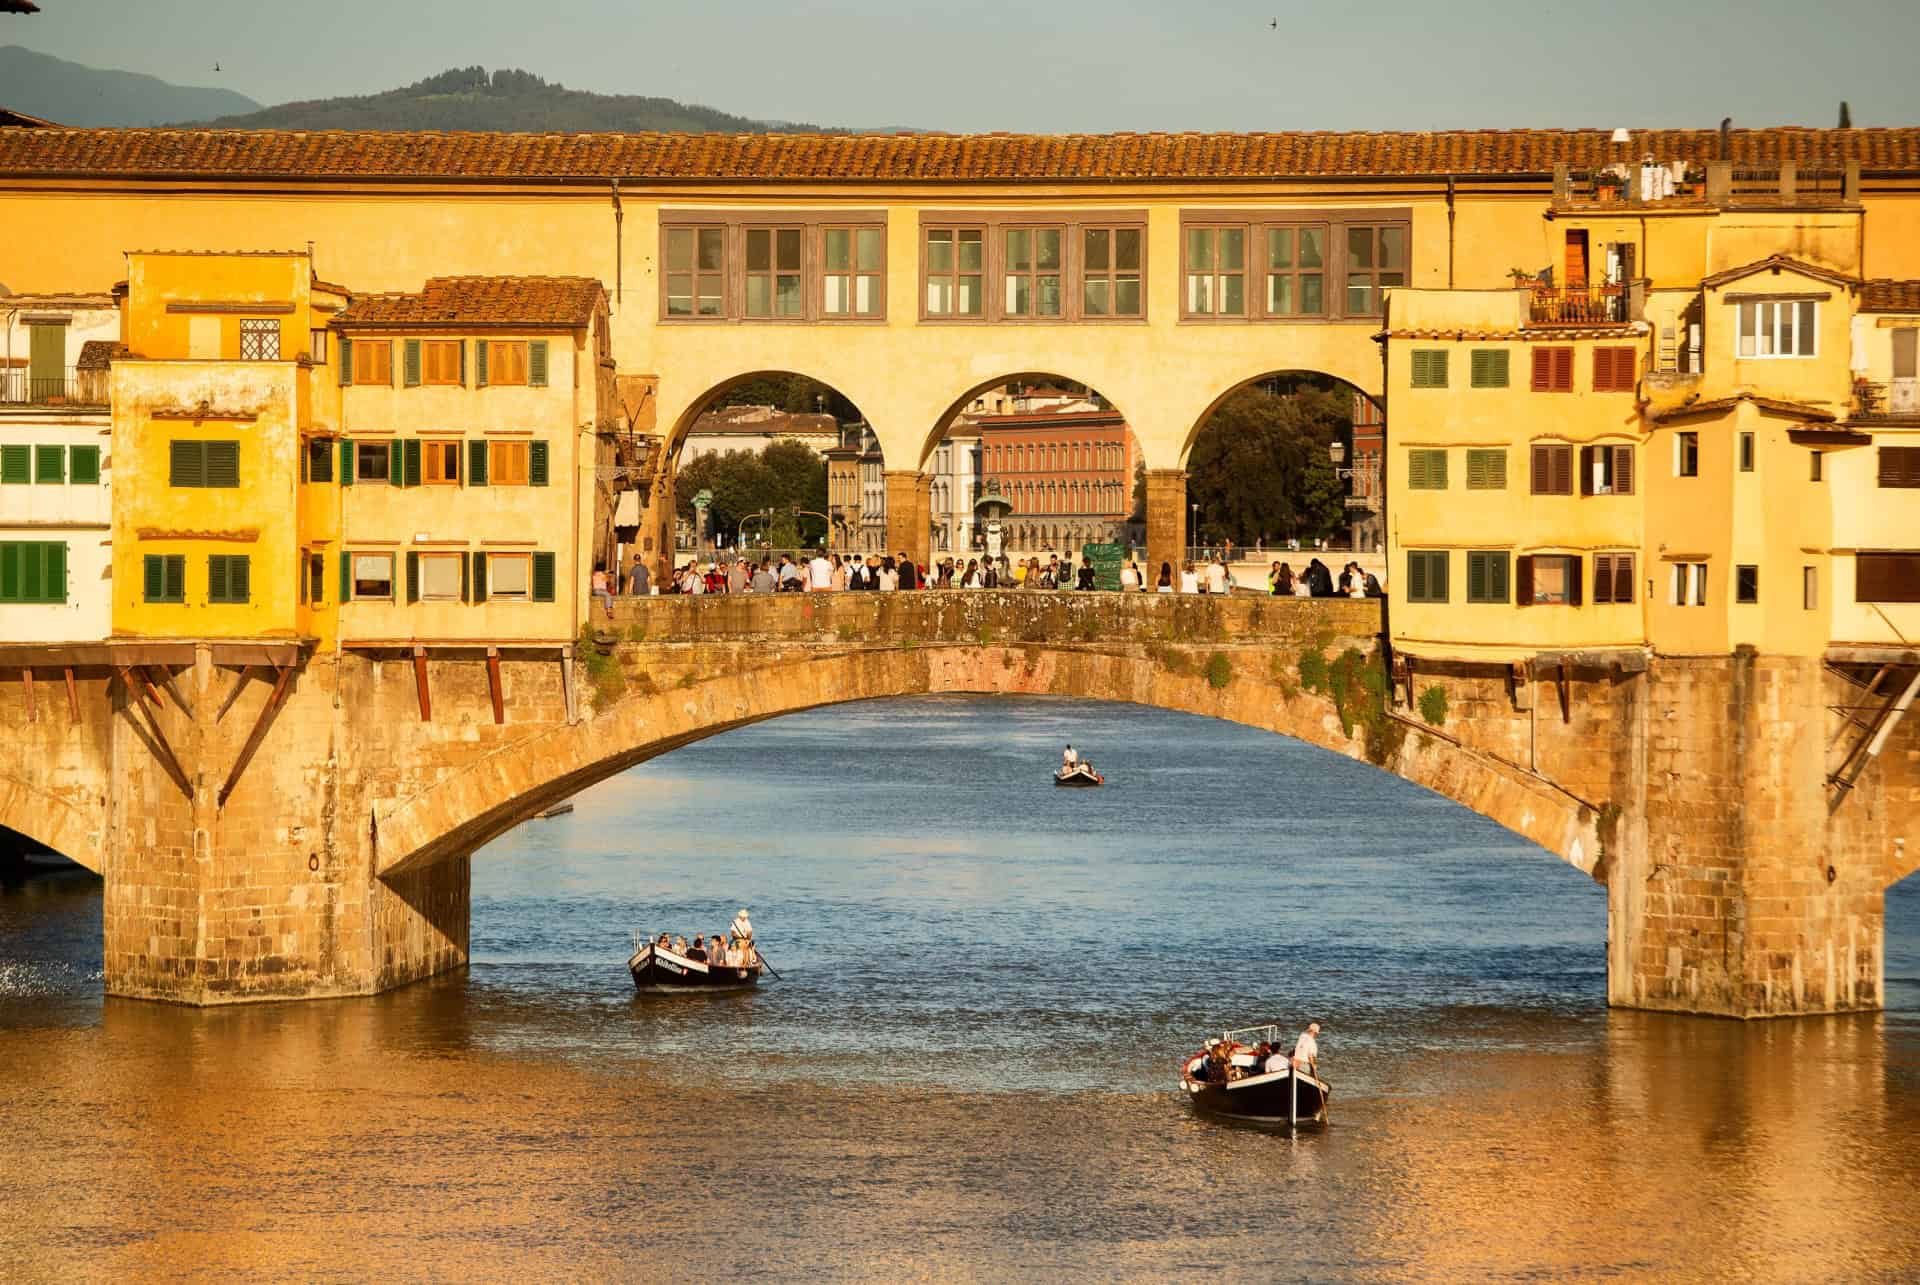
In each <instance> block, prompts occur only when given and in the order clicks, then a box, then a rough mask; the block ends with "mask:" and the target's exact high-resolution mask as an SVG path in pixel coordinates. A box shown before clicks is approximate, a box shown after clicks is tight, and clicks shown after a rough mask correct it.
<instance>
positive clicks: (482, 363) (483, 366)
mask: <svg viewBox="0 0 1920 1285" xmlns="http://www.w3.org/2000/svg"><path fill="white" fill-rule="evenodd" d="M487 347H488V344H487V341H486V340H484V339H476V340H474V341H473V358H474V363H475V367H476V369H477V371H478V376H477V377H476V378H475V379H474V381H473V386H474V387H475V388H485V387H486V386H487Z"/></svg>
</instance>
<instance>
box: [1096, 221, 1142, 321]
mask: <svg viewBox="0 0 1920 1285" xmlns="http://www.w3.org/2000/svg"><path fill="white" fill-rule="evenodd" d="M1144 237H1145V233H1144V232H1143V231H1142V230H1141V229H1139V228H1082V229H1081V230H1080V293H1081V306H1080V311H1081V315H1082V316H1087V317H1138V316H1141V315H1143V314H1142V306H1141V294H1140V273H1141V266H1142V265H1141V256H1140V248H1141V243H1142V241H1143V239H1144Z"/></svg>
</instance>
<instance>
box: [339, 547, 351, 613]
mask: <svg viewBox="0 0 1920 1285" xmlns="http://www.w3.org/2000/svg"><path fill="white" fill-rule="evenodd" d="M352 599H353V555H352V554H351V553H347V552H345V551H342V552H341V554H340V601H341V602H350V601H352Z"/></svg>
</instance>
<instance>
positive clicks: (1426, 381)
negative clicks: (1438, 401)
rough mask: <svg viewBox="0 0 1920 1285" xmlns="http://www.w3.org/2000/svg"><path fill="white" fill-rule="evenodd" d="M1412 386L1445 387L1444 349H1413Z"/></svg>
mask: <svg viewBox="0 0 1920 1285" xmlns="http://www.w3.org/2000/svg"><path fill="white" fill-rule="evenodd" d="M1413 386H1414V387H1415V388H1445V387H1446V386H1447V350H1446V349H1444V348H1416V349H1414V352H1413Z"/></svg>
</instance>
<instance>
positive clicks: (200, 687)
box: [0, 592, 1920, 1016]
mask: <svg viewBox="0 0 1920 1285" xmlns="http://www.w3.org/2000/svg"><path fill="white" fill-rule="evenodd" d="M1382 610H1383V606H1382V604H1381V603H1379V602H1364V601H1362V602H1352V601H1345V600H1335V601H1312V600H1296V599H1270V598H1264V597H1256V596H1241V597H1234V598H1225V599H1223V598H1206V597H1179V596H1168V595H1152V594H1148V595H1133V596H1122V595H1119V594H1104V593H1097V594H1080V593H1040V592H1002V593H993V592H986V593H972V592H920V593H895V594H873V593H868V594H859V593H851V594H833V595H825V594H822V595H779V596H771V597H702V598H657V599H639V600H629V601H623V602H621V603H619V604H618V610H617V614H616V617H615V619H613V620H612V621H604V620H602V619H600V618H599V617H598V616H596V619H595V622H594V626H593V628H592V630H591V631H590V632H589V634H587V635H584V636H583V638H582V639H581V641H580V642H579V643H578V644H576V645H574V646H570V647H567V648H555V647H545V648H523V649H519V650H514V649H511V648H506V647H502V648H500V649H499V650H498V651H497V652H496V653H494V654H489V653H488V652H487V650H486V649H484V648H465V649H462V648H447V649H428V650H426V651H425V652H424V653H422V654H419V655H416V653H415V652H414V651H413V649H410V648H409V649H397V648H396V649H391V650H385V651H381V650H372V651H365V650H347V651H344V652H338V653H334V652H322V653H319V654H314V653H313V652H311V651H309V650H307V649H305V648H303V647H302V646H300V645H297V644H291V643H290V644H285V645H275V646H239V645H233V644H209V643H204V642H202V643H196V642H193V641H177V642H142V643H137V644H136V643H129V644H120V643H108V644H105V645H94V646H90V647H83V648H65V649H63V648H57V647H38V648H27V647H12V648H5V649H0V736H4V737H5V738H6V741H7V743H8V744H9V745H10V746H11V747H12V750H13V752H12V753H10V754H9V755H8V756H7V757H6V759H5V760H4V763H3V764H0V825H6V826H8V827H10V828H12V829H14V830H17V831H19V832H21V833H23V834H25V835H27V836H28V837H30V838H33V839H37V840H39V841H41V842H43V843H45V844H47V845H48V846H49V847H52V848H54V849H56V850H58V851H60V852H63V853H65V854H66V855H68V856H70V857H72V858H74V859H75V860H77V861H79V862H81V863H82V864H83V865H86V866H89V867H90V868H92V869H94V870H97V871H99V872H100V873H101V874H102V875H103V876H104V878H105V881H106V898H105V903H106V904H105V914H104V932H105V959H106V986H107V989H108V991H109V992H111V993H113V994H116V995H127V996H141V997H147V998H153V999H163V1000H173V1001H179V1002H185V1003H196V1004H212V1003H228V1002H237V1001H247V1000H265V999H290V998H312V997H321V996H343V995H365V994H371V993H374V992H377V991H381V990H384V989H387V988H390V987H394V986H398V985H401V984H404V983H407V982H410V981H414V980H417V979H420V978H424V977H428V976H431V975H434V974H437V973H441V972H445V971H448V970H451V969H456V968H459V967H460V966H462V965H463V964H464V963H465V961H466V958H467V948H468V911H469V901H468V895H469V894H468V883H469V871H470V859H471V854H472V853H473V851H474V850H475V849H476V848H478V847H479V846H480V845H482V844H484V843H486V842H487V841H488V840H490V839H492V838H494V837H496V836H497V835H499V834H501V833H504V832H505V831H506V830H508V829H510V828H512V827H513V826H515V825H517V824H519V823H521V822H522V821H524V820H526V819H527V818H529V817H531V816H533V815H534V814H535V813H537V812H539V811H541V810H543V809H545V808H546V807H548V806H550V805H551V804H553V803H554V802H556V801H558V800H560V799H562V798H564V797H566V796H567V795H569V794H571V793H573V792H575V791H577V790H579V789H581V788H583V787H585V786H587V785H590V784H592V783H594V782H596V781H599V780H603V779H605V778H607V777H609V776H611V775H613V774H615V773H617V772H620V771H622V770H624V769H625V768H628V767H630V766H632V765H634V764H637V763H641V762H644V761H646V760H647V759H649V758H652V757H654V756H656V755H659V754H662V753H666V752H668V751H670V750H672V749H675V748H677V747H679V746H682V745H686V744H688V743H690V742H692V741H696V740H699V739H701V738H703V737H706V736H711V735H713V734H715V733H717V732H721V731H724V730H726V729H728V728H733V727H739V726H742V725H745V724H748V723H752V722H756V721H759V720H762V719H767V718H773V717H777V716H779V715H781V714H786V713H791V712H794V711H798V710H803V709H809V708H814V707H818V706H823V705H831V704H836V703H841V702H847V701H857V700H872V699H880V698H886V697H895V696H904V695H913V694H922V693H930V692H977V693H1004V694H1051V695H1058V696H1066V697H1072V698H1077V699H1085V700H1103V701H1127V702H1134V703H1138V704H1143V705H1151V706H1155V707H1159V708H1165V709H1174V710H1183V711H1188V712H1192V713H1195V714H1201V715H1206V716H1210V717H1214V718H1219V719H1223V720H1227V721H1230V722H1236V723H1241V724H1244V725H1247V726H1251V727H1258V728H1263V729H1266V730H1268V731H1271V732H1274V733H1277V734H1279V735H1284V736H1291V737H1295V738H1297V739H1299V740H1302V741H1305V742H1308V743H1310V744H1313V745H1316V746H1320V747H1322V748H1324V749H1326V750H1329V751H1331V752H1333V753H1337V754H1342V755H1346V756H1348V757H1350V758H1353V759H1357V760H1361V761H1365V762H1368V763H1371V764H1373V765H1375V766H1377V767H1378V768H1380V769H1381V770H1382V771H1386V772H1390V773H1392V774H1394V775H1396V776H1399V777H1402V778H1403V779H1405V780H1408V781H1410V782H1413V783H1414V784H1416V785H1419V786H1422V787H1424V788H1427V789H1431V790H1434V791H1436V792H1438V793H1440V794H1443V795H1445V796H1447V797H1449V798H1452V799H1454V800H1456V801H1458V802H1460V803H1461V804H1463V805H1464V806H1466V807H1469V808H1471V809H1473V810H1474V811H1476V812H1479V813H1481V814H1482V815H1484V816H1487V817H1490V818H1491V819H1493V820H1494V821H1496V822H1498V823H1499V824H1501V825H1503V826H1505V827H1506V828H1508V829H1509V830H1511V831H1513V832H1515V833H1517V834H1520V835H1522V836H1524V837H1526V838H1528V839H1530V840H1532V841H1533V842H1535V843H1537V844H1539V845H1540V846H1541V847H1542V848H1544V849H1546V850H1547V851H1549V852H1552V853H1554V854H1556V855H1558V856H1559V857H1561V858H1562V859H1564V860H1565V861H1567V862H1568V863H1570V864H1571V865H1573V866H1575V867H1577V868H1578V869H1580V870H1582V871H1584V872H1585V873H1587V874H1588V875H1590V876H1591V877H1593V878H1594V879H1596V880H1599V881H1600V882H1602V883H1604V884H1606V886H1607V888H1608V890H1609V896H1608V905H1609V915H1608V944H1607V960H1608V978H1609V981H1608V993H1609V1000H1610V1002H1612V1003H1613V1004H1616V1005H1621V1006H1630V1007H1640V1008H1655V1009H1670V1010H1676V1011H1684V1012H1693V1013H1706V1014H1722V1015H1730V1016H1764V1015H1776V1014H1795V1013H1815V1012H1831V1011H1839V1010H1847V1009H1871V1008H1876V1007H1878V1006H1879V1005H1880V1003H1881V979H1882V959H1881V955H1882V898H1883V892H1884V889H1885V888H1886V887H1887V886H1888V885H1889V884H1891V883H1892V882H1894V881H1896V880H1898V879H1900V878H1902V877H1904V876H1905V875H1906V874H1908V873H1910V872H1911V870H1912V869H1913V865H1914V861H1915V856H1916V854H1920V833H1916V830H1920V737H1916V736H1915V734H1914V732H1913V728H1912V723H1911V722H1908V723H1906V724H1902V725H1901V726H1900V727H1899V728H1898V729H1896V731H1895V733H1894V734H1893V735H1891V736H1890V738H1889V739H1888V740H1887V741H1886V743H1885V745H1884V747H1883V749H1882V751H1881V752H1880V753H1879V754H1878V755H1877V756H1876V757H1875V758H1873V760H1872V761H1871V762H1870V763H1869V764H1868V765H1867V766H1866V768H1865V770H1864V771H1862V772H1861V773H1860V774H1859V776H1858V779H1857V781H1856V782H1855V784H1854V786H1853V788H1852V789H1851V790H1850V791H1846V792H1836V791H1835V790H1833V789H1832V788H1831V787H1830V786H1829V785H1828V784H1827V778H1828V774H1829V772H1830V771H1831V769H1832V761H1831V753H1830V751H1829V748H1828V746H1829V743H1830V741H1833V740H1835V739H1836V734H1837V732H1838V731H1839V730H1841V725H1840V720H1841V719H1842V718H1843V717H1845V715H1844V711H1845V710H1847V709H1848V708H1851V707H1855V706H1858V705H1859V703H1860V702H1859V701H1858V700H1857V699H1856V696H1857V693H1853V692H1851V691H1850V690H1849V688H1848V685H1847V683H1846V681H1845V679H1844V678H1843V676H1842V675H1841V673H1840V672H1839V671H1838V670H1835V669H1833V668H1830V667H1827V666H1824V665H1823V664H1822V663H1821V661H1819V660H1817V659H1788V658H1776V657H1762V656H1755V655H1747V654H1737V655H1735V656H1732V657H1720V658H1711V659H1699V660H1691V659H1686V658H1668V657H1660V656H1648V655H1645V654H1643V653H1603V654H1591V655H1588V654H1572V655H1567V656H1558V657H1538V658H1536V659H1535V660H1534V661H1533V662H1531V663H1530V664H1528V665H1524V666H1521V667H1518V668H1515V667H1510V666H1509V665H1506V664H1499V665H1490V664H1489V665H1473V664H1459V663H1456V664H1451V665H1447V664H1438V663H1426V662H1421V661H1418V660H1415V662H1414V665H1413V667H1412V668H1411V669H1409V668H1408V667H1407V665H1406V664H1405V662H1404V660H1402V659H1400V658H1395V657H1390V656H1387V655H1386V654H1384V653H1383V650H1382V647H1381V643H1380V638H1381V635H1382V629H1383V619H1382ZM1436 692H1437V693H1438V695H1435V693H1436ZM1443 700H1444V711H1443V710H1442V708H1441V704H1442V701H1443ZM875 766H876V770H878V769H879V768H880V766H881V765H879V764H876V765H875ZM1406 860H1407V861H1408V863H1409V864H1410V865H1415V864H1417V863H1418V861H1419V836H1417V835H1413V834H1409V835H1408V836H1407V855H1406ZM1419 886H1420V875H1419V872H1418V871H1417V870H1410V871H1409V872H1408V887H1409V890H1410V892H1411V893H1412V894H1413V895H1418V888H1419ZM1487 909H1488V913H1490V914H1498V913H1499V910H1500V908H1499V906H1497V905H1490V906H1488V908H1487Z"/></svg>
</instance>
